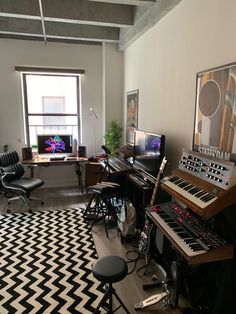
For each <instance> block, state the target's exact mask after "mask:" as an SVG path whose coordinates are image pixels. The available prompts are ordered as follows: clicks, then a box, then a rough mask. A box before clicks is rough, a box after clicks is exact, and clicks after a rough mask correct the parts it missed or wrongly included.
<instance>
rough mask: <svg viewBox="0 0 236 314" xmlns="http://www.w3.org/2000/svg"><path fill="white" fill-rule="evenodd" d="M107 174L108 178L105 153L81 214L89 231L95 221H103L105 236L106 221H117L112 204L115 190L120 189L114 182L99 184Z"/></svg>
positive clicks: (107, 163) (107, 160) (108, 169)
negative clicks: (100, 168)
mask: <svg viewBox="0 0 236 314" xmlns="http://www.w3.org/2000/svg"><path fill="white" fill-rule="evenodd" d="M105 172H106V173H108V178H109V176H110V165H109V154H108V153H107V152H106V160H105V167H104V168H103V170H102V171H101V174H100V176H99V179H98V181H97V184H95V185H93V186H89V187H88V189H87V193H88V192H92V195H91V198H90V200H89V202H88V204H87V206H86V208H85V210H84V212H83V214H84V218H85V219H87V220H90V221H91V226H90V230H91V229H92V227H93V226H94V224H95V223H96V222H97V221H103V223H104V225H105V230H106V235H107V237H108V231H107V220H108V219H109V217H111V218H112V219H113V220H114V221H115V222H116V221H117V219H118V218H117V214H116V208H115V206H114V203H113V199H114V197H116V194H117V188H119V187H120V185H119V184H118V183H114V182H109V181H105V182H101V181H102V178H103V175H104V173H105Z"/></svg>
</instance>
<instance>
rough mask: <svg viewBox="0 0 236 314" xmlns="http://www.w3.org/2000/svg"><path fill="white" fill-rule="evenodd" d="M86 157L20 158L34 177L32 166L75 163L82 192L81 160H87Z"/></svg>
mask: <svg viewBox="0 0 236 314" xmlns="http://www.w3.org/2000/svg"><path fill="white" fill-rule="evenodd" d="M87 161H88V158H85V157H65V159H58V160H55V159H53V160H50V158H47V157H37V158H33V159H28V160H22V164H24V165H27V166H28V167H29V168H30V176H31V177H34V168H35V167H38V166H43V167H49V166H62V165H75V172H76V174H77V176H78V182H79V188H80V190H81V192H82V193H83V183H82V170H81V167H82V166H81V162H87Z"/></svg>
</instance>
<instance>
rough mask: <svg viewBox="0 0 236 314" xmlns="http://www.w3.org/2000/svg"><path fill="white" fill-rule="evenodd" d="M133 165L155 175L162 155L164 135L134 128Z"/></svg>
mask: <svg viewBox="0 0 236 314" xmlns="http://www.w3.org/2000/svg"><path fill="white" fill-rule="evenodd" d="M134 135H135V141H134V166H135V167H136V168H139V169H141V170H144V171H146V172H148V173H150V174H151V175H154V176H156V175H157V173H158V170H159V167H160V162H161V161H162V158H163V157H164V151H165V136H164V135H159V134H154V133H149V132H145V131H140V130H135V134H134Z"/></svg>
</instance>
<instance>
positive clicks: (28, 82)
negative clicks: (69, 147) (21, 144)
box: [22, 73, 80, 146]
mask: <svg viewBox="0 0 236 314" xmlns="http://www.w3.org/2000/svg"><path fill="white" fill-rule="evenodd" d="M22 78H23V89H24V119H25V138H26V144H27V145H30V146H36V145H37V135H38V134H45V135H46V134H72V136H73V139H76V140H77V142H78V143H80V90H79V87H80V75H58V74H42V73H38V74H37V73H36V74H31V73H23V74H22Z"/></svg>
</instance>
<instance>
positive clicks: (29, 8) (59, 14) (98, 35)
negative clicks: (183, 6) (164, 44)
mask: <svg viewBox="0 0 236 314" xmlns="http://www.w3.org/2000/svg"><path fill="white" fill-rule="evenodd" d="M181 1H182V0H0V37H4V38H18V39H28V40H43V41H44V42H45V43H47V42H49V41H58V42H67V43H68V42H78V43H86V44H88V43H92V44H101V43H102V42H113V43H117V44H118V46H119V49H120V50H124V49H125V48H127V47H128V46H129V45H130V44H131V43H132V42H134V40H136V39H137V38H138V37H139V36H141V35H142V34H143V33H144V32H145V31H146V30H148V29H149V28H150V27H152V26H153V25H154V24H155V23H157V22H158V21H159V20H160V19H161V18H162V17H163V16H165V15H166V14H167V13H168V12H169V11H171V10H172V9H173V8H174V7H175V6H176V5H177V4H178V3H179V2H181Z"/></svg>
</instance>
